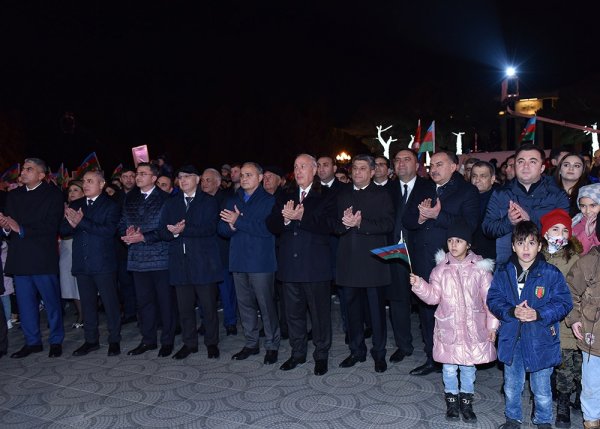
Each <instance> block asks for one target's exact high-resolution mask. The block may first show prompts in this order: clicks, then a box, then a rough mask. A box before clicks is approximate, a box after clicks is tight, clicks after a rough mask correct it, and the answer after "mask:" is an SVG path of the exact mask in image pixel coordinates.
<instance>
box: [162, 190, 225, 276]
mask: <svg viewBox="0 0 600 429" xmlns="http://www.w3.org/2000/svg"><path fill="white" fill-rule="evenodd" d="M182 219H185V228H184V230H183V232H182V233H181V234H179V235H178V236H177V237H175V236H174V235H173V234H172V233H171V232H170V231H169V230H168V229H167V225H174V224H176V223H177V222H179V221H181V220H182ZM218 222H219V204H218V202H217V199H216V198H215V197H213V196H211V195H208V194H206V193H204V192H201V191H200V189H199V188H198V189H197V190H196V196H195V197H194V199H193V200H192V201H191V202H190V206H189V209H188V210H187V211H186V205H185V199H184V193H183V192H179V194H177V195H176V196H174V197H171V198H169V199H168V200H167V202H166V203H165V206H164V208H163V211H162V215H161V219H160V229H159V234H160V237H161V238H162V239H163V240H166V241H168V242H169V279H170V282H171V284H172V285H175V286H177V285H191V284H207V283H216V282H220V281H222V280H223V268H222V265H221V257H220V255H219V246H218V244H217V223H218ZM184 248H185V251H184Z"/></svg>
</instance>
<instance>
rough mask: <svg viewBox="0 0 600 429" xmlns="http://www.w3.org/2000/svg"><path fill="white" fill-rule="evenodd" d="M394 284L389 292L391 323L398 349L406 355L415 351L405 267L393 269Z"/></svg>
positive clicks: (408, 282) (408, 286)
mask: <svg viewBox="0 0 600 429" xmlns="http://www.w3.org/2000/svg"><path fill="white" fill-rule="evenodd" d="M391 268H392V269H391V272H392V284H391V285H390V286H389V287H388V290H390V289H392V288H393V290H392V291H390V293H388V297H389V303H390V322H391V324H392V330H393V331H394V341H395V343H396V347H398V349H399V350H401V351H402V352H404V353H406V354H411V353H412V352H413V350H414V347H413V344H412V340H413V338H412V332H411V326H410V325H411V323H410V310H411V291H410V281H409V277H408V271H407V270H406V269H405V268H404V267H391Z"/></svg>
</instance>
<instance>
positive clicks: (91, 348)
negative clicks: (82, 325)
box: [73, 342, 100, 356]
mask: <svg viewBox="0 0 600 429" xmlns="http://www.w3.org/2000/svg"><path fill="white" fill-rule="evenodd" d="M99 349H100V344H98V343H88V342H85V343H83V345H82V346H81V347H79V348H78V349H76V350H75V351H74V352H73V356H85V355H87V354H88V353H89V352H95V351H96V350H99Z"/></svg>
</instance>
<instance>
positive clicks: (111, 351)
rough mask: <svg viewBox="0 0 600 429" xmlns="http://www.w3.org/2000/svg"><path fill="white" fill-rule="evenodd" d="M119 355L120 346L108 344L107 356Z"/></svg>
mask: <svg viewBox="0 0 600 429" xmlns="http://www.w3.org/2000/svg"><path fill="white" fill-rule="evenodd" d="M120 354H121V345H120V344H119V343H109V344H108V353H107V355H108V356H119V355H120Z"/></svg>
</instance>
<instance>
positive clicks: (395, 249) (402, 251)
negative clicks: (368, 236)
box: [371, 243, 410, 265]
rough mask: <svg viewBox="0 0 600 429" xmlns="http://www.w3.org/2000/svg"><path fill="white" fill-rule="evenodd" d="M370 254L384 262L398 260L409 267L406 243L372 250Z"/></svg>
mask: <svg viewBox="0 0 600 429" xmlns="http://www.w3.org/2000/svg"><path fill="white" fill-rule="evenodd" d="M371 253H373V254H374V255H377V256H379V257H380V258H382V259H385V260H388V259H395V258H400V259H402V260H403V261H406V262H407V263H408V264H409V265H410V256H409V255H408V249H407V248H406V243H398V244H394V245H392V246H386V247H379V248H377V249H372V250H371Z"/></svg>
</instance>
